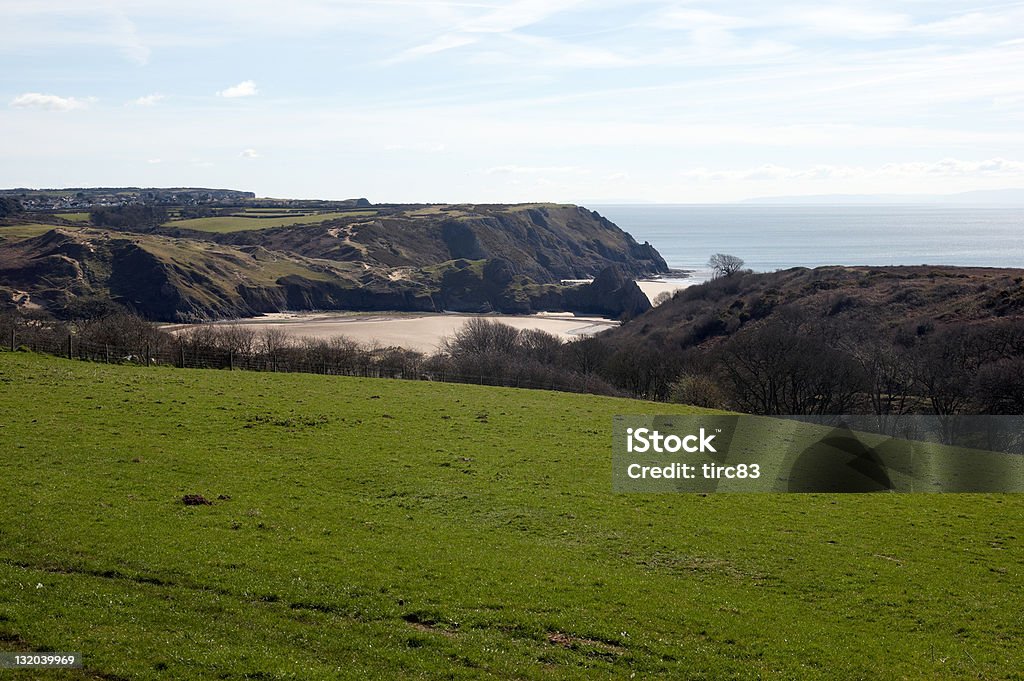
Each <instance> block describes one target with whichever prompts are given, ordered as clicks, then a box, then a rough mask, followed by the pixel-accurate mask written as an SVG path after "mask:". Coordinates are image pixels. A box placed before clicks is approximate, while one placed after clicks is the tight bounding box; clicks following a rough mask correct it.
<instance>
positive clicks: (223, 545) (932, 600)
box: [0, 352, 1024, 679]
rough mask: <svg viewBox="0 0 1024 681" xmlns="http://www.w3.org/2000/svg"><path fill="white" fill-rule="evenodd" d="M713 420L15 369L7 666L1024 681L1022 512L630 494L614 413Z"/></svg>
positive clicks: (988, 506)
mask: <svg viewBox="0 0 1024 681" xmlns="http://www.w3.org/2000/svg"><path fill="white" fill-rule="evenodd" d="M695 411H697V410H696V409H693V408H689V407H685V406H679V405H675V406H673V405H665V404H654V403H648V402H640V401H633V400H624V399H615V398H601V397H596V396H589V395H574V394H562V393H552V392H545V391H528V390H515V389H502V388H488V387H481V386H471V385H457V384H436V383H430V382H413V381H392V380H384V379H357V378H343V377H326V376H314V375H300V374H269V373H268V374H260V373H247V372H228V371H213V370H183V369H171V368H163V367H152V368H140V367H127V366H125V367H121V366H109V365H96V364H90V363H85V362H74V361H67V360H61V359H56V358H51V357H44V356H38V355H33V354H31V353H21V352H17V353H11V352H0V476H2V477H3V480H4V493H3V494H2V495H0V649H2V650H59V651H76V652H81V653H82V654H83V658H84V661H85V669H84V670H83V671H82V672H81V673H79V674H77V675H76V674H75V673H68V674H65V675H61V676H57V675H54V677H53V678H72V679H75V678H77V679H95V678H110V679H114V678H116V679H122V678H124V679H128V678H130V679H162V678H179V679H190V678H223V679H244V678H263V679H284V678H301V679H333V678H367V677H369V678H406V677H409V678H438V677H446V678H467V679H469V678H495V679H507V678H536V679H540V678H629V677H630V676H631V675H633V674H635V678H647V677H653V676H666V677H671V678H694V679H721V678H736V679H746V678H750V679H754V678H761V677H771V678H793V679H807V678H811V679H814V678H821V679H832V678H872V679H874V678H929V679H936V678H938V679H942V678H972V679H976V678H985V679H1020V678H1024V671H1022V670H1024V653H1022V651H1021V646H1020V641H1021V640H1022V639H1024V619H1022V617H1021V611H1022V607H1024V547H1022V529H1021V528H1022V527H1024V499H1022V498H1021V497H1020V496H1014V495H955V494H949V495H895V494H885V495H797V494H793V495H759V494H749V495H748V494H717V495H708V496H702V495H672V494H668V495H666V494H662V495H640V494H629V495H626V494H614V493H612V491H611V465H610V456H611V454H610V440H611V422H612V417H613V416H614V415H616V414H639V413H693V412H695ZM192 494H198V495H202V496H203V497H204V498H205V499H206V500H209V501H210V502H211V503H210V504H209V505H205V504H204V505H197V506H187V505H184V504H183V503H182V502H181V500H182V497H183V496H184V495H192ZM24 678H29V677H24Z"/></svg>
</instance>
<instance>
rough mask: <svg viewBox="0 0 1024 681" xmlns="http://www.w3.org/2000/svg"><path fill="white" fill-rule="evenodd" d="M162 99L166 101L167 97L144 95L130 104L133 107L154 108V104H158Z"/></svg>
mask: <svg viewBox="0 0 1024 681" xmlns="http://www.w3.org/2000/svg"><path fill="white" fill-rule="evenodd" d="M164 99H167V97H165V96H164V95H159V94H152V95H145V96H143V97H139V98H138V99H136V100H134V101H132V104H134V105H135V106H154V105H155V104H157V103H158V102H160V101H162V100H164Z"/></svg>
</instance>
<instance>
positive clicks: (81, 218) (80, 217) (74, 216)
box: [55, 212, 89, 223]
mask: <svg viewBox="0 0 1024 681" xmlns="http://www.w3.org/2000/svg"><path fill="white" fill-rule="evenodd" d="M55 215H56V216H57V217H59V218H63V219H64V220H69V221H70V222H85V223H88V222H89V213H81V212H80V213H55Z"/></svg>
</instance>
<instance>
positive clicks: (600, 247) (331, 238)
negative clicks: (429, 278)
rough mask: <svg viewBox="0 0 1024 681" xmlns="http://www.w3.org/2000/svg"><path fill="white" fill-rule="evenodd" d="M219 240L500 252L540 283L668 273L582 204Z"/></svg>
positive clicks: (417, 254)
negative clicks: (611, 270)
mask: <svg viewBox="0 0 1024 681" xmlns="http://www.w3.org/2000/svg"><path fill="white" fill-rule="evenodd" d="M217 240H218V241H220V242H221V243H225V244H233V245H242V244H260V245H262V246H265V247H266V248H270V249H274V250H280V251H287V252H291V253H297V254H300V255H303V256H306V257H311V258H325V259H329V260H341V261H349V262H367V263H370V264H374V265H381V266H385V267H392V268H395V267H429V266H432V265H437V264H440V263H443V262H446V261H451V260H460V259H464V260H491V259H497V258H500V259H502V260H505V261H507V262H510V263H514V265H515V268H516V272H517V273H519V274H522V275H525V276H527V277H529V278H530V279H532V280H533V281H534V282H537V283H558V282H559V281H560V280H562V279H589V278H591V277H595V276H597V274H598V273H599V272H601V271H602V270H604V269H605V268H606V267H609V266H611V265H615V266H618V267H619V268H620V269H621V270H622V271H623V272H625V273H626V274H627V275H630V276H636V277H640V276H646V275H652V274H659V273H663V272H667V271H668V266H667V265H666V264H665V261H664V259H663V258H662V257H661V256H660V255H659V254H658V252H657V251H656V250H655V249H654V247H653V246H651V245H650V244H638V243H637V242H636V240H634V239H633V237H632V236H630V235H629V234H627V233H626V232H623V231H622V230H621V229H619V228H618V227H617V226H615V225H614V224H613V223H611V222H609V221H608V220H606V219H605V218H603V217H601V216H600V215H598V214H597V213H594V212H592V211H588V210H586V209H585V208H580V207H577V206H554V205H552V206H546V205H545V206H473V207H464V206H448V207H442V208H437V207H434V208H430V209H419V210H392V211H391V212H384V213H382V214H380V215H378V216H374V217H373V218H369V219H362V220H335V221H328V222H325V223H323V224H321V225H316V226H302V227H285V228H280V229H273V230H263V231H261V232H236V233H234V234H227V235H222V236H218V237H217Z"/></svg>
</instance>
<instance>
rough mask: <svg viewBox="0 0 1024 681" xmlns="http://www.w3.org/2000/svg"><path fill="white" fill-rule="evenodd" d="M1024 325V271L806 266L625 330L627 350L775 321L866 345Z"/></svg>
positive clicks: (704, 297) (692, 294)
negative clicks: (798, 322) (815, 325)
mask: <svg viewBox="0 0 1024 681" xmlns="http://www.w3.org/2000/svg"><path fill="white" fill-rule="evenodd" d="M1022 317H1024V270H1018V269H1004V268H994V267H993V268H989V267H949V266H911V267H839V266H833V267H818V268H814V269H807V268H803V267H797V268H792V269H788V270H782V271H779V272H771V273H738V274H736V275H733V276H731V277H724V278H721V279H717V280H714V281H711V282H708V283H707V284H704V285H701V286H693V287H690V288H687V289H684V290H682V291H679V292H678V293H677V294H676V295H675V296H673V298H672V299H671V300H669V301H667V302H666V303H664V304H663V305H659V306H658V307H656V308H654V309H652V310H651V311H650V312H648V313H647V314H645V315H643V316H641V317H638V318H636V319H635V320H633V321H632V322H631V323H628V324H623V325H622V326H621V327H619V328H618V329H616V330H615V331H614V332H613V333H612V334H610V335H611V336H612V337H614V338H615V339H616V340H617V341H618V342H620V343H627V344H632V343H647V342H649V343H651V344H654V345H657V346H658V347H659V348H663V349H675V350H680V349H686V348H690V347H695V346H700V345H706V344H714V343H717V342H721V340H722V339H723V338H727V337H730V336H733V335H736V334H739V333H742V332H744V331H746V330H750V329H753V328H757V327H759V326H763V325H764V324H765V323H767V322H769V321H777V320H782V319H793V318H799V319H803V320H823V321H824V323H826V324H827V325H828V326H830V327H832V328H834V329H836V330H838V331H841V332H849V333H851V334H853V335H854V337H856V338H861V337H864V336H869V335H880V336H885V337H892V336H894V335H895V334H898V333H904V334H910V335H912V336H913V335H918V336H921V335H926V334H928V333H930V332H932V331H934V330H935V329H936V328H945V327H955V326H964V325H971V324H982V323H985V322H987V321H992V320H996V319H1005V320H1013V319H1020V318H1022Z"/></svg>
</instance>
